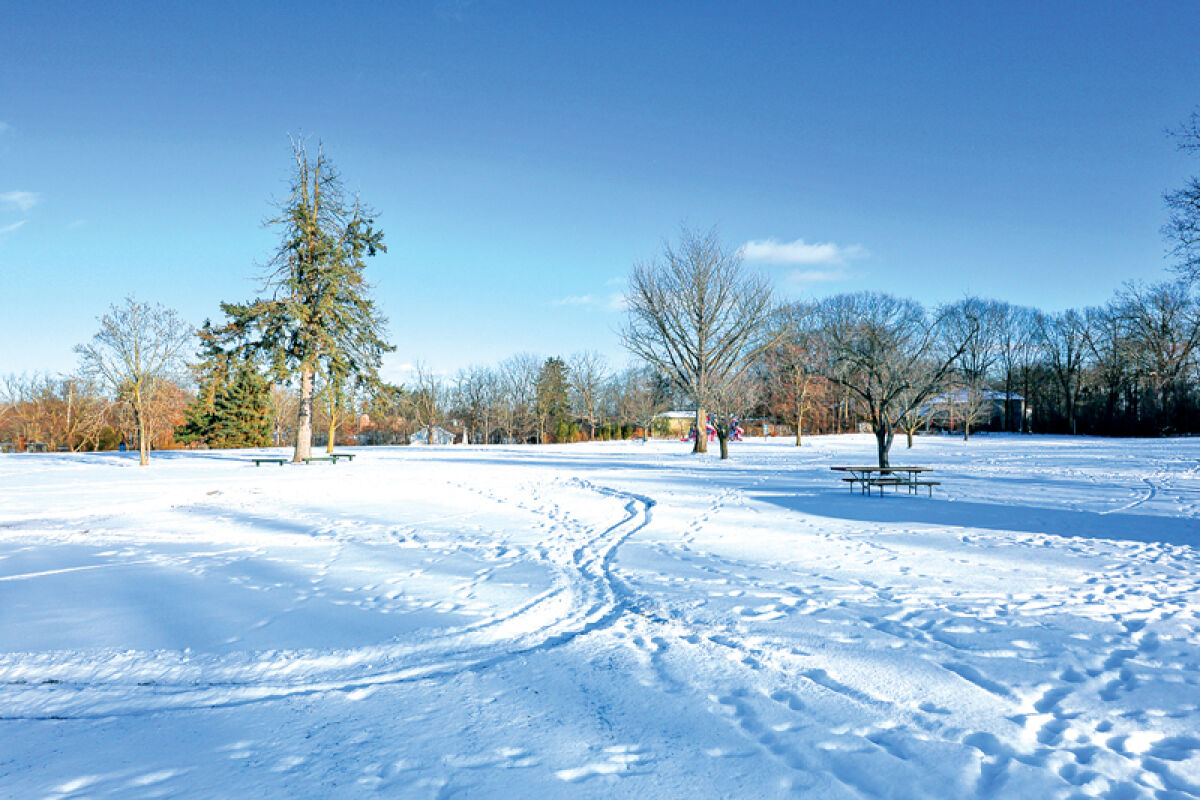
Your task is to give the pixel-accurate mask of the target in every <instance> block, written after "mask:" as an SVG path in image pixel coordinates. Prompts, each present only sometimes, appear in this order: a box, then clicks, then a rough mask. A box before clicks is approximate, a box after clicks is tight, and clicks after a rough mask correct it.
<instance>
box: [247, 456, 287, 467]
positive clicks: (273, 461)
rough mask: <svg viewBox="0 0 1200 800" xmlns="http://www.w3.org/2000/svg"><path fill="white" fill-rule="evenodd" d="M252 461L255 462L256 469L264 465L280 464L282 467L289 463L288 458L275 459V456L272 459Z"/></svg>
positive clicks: (255, 459)
mask: <svg viewBox="0 0 1200 800" xmlns="http://www.w3.org/2000/svg"><path fill="white" fill-rule="evenodd" d="M250 460H251V461H253V462H254V466H256V467H261V466H262V465H263V464H278V465H279V466H281V467H282V466H283V465H284V464H286V463H287V462H288V459H286V458H275V457H274V456H272V457H270V458H252V459H250Z"/></svg>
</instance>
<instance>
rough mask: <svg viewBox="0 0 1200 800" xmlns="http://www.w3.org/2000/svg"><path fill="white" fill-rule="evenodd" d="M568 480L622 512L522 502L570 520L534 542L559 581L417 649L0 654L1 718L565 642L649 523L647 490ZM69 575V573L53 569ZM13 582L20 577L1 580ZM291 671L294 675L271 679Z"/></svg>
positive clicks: (366, 680)
mask: <svg viewBox="0 0 1200 800" xmlns="http://www.w3.org/2000/svg"><path fill="white" fill-rule="evenodd" d="M571 485H572V486H574V487H577V488H580V489H583V490H586V491H589V492H593V493H595V494H597V495H600V496H603V497H608V498H612V499H615V500H617V501H618V502H620V503H622V504H623V512H624V517H623V518H622V519H620V520H619V521H617V522H616V523H614V524H612V525H609V526H607V527H604V528H603V529H602V530H599V531H596V530H592V529H589V528H588V527H587V526H586V525H583V524H581V523H578V522H574V521H571V520H570V517H569V515H568V514H567V513H566V512H564V511H563V510H562V509H561V508H560V506H559V505H558V504H557V503H553V502H551V503H548V504H545V503H540V502H539V503H537V504H535V505H533V506H532V507H531V506H529V505H527V504H519V505H521V506H522V507H523V508H526V509H528V510H531V511H533V512H534V513H535V514H537V515H541V516H544V517H546V518H547V519H549V520H551V521H552V522H553V524H554V526H555V527H560V528H561V527H570V528H573V529H574V530H575V531H576V532H577V533H578V534H579V535H578V538H571V537H561V536H560V537H558V542H557V544H559V545H560V546H559V547H558V548H555V547H552V546H550V547H543V548H542V549H541V552H540V554H539V555H540V556H541V558H542V559H544V560H546V561H547V562H549V563H551V564H552V565H553V566H554V567H556V568H557V569H558V570H559V581H558V583H557V585H556V586H555V587H554V588H553V589H551V590H549V591H547V592H544V593H542V594H540V595H538V596H537V597H536V598H534V599H533V600H531V601H530V602H528V603H526V604H524V605H521V606H518V607H516V608H515V609H513V610H511V611H510V612H509V613H506V614H502V615H498V616H495V617H493V618H491V619H489V620H488V621H486V622H484V623H481V624H479V625H475V626H470V627H467V628H463V629H461V630H451V631H447V632H446V633H444V634H443V635H441V636H438V637H436V638H432V639H430V640H428V641H425V642H423V643H421V645H420V646H413V645H408V644H397V645H391V646H389V645H377V646H372V647H367V648H360V649H357V650H349V651H340V652H335V653H328V652H323V651H321V652H314V653H304V652H300V653H280V654H272V655H271V656H269V657H268V658H266V659H264V660H262V661H249V662H247V661H246V660H245V659H243V658H232V659H225V660H215V659H214V660H208V661H201V660H198V659H187V658H180V657H179V655H178V654H173V653H172V654H157V653H135V654H128V653H127V654H122V655H121V656H120V658H121V660H122V661H123V662H125V663H124V665H123V667H122V668H121V669H120V670H119V671H118V672H117V673H116V674H115V675H114V676H113V677H112V679H100V678H98V677H97V675H96V672H97V670H96V659H95V656H94V655H92V654H80V655H78V656H75V657H70V656H67V657H64V656H62V655H60V654H55V655H54V656H52V657H51V658H49V659H45V660H42V659H37V658H33V657H29V656H17V657H15V658H14V657H11V656H9V657H6V656H0V709H5V710H4V711H3V712H0V719H8V720H13V719H79V718H96V717H111V716H120V715H129V714H139V713H152V712H159V711H165V710H171V709H194V708H218V707H223V706H237V705H244V704H247V703H254V702H262V701H268V700H278V699H281V698H284V697H289V696H294V695H300V694H312V693H318V692H329V691H347V690H351V689H361V688H365V687H371V686H379V685H384V684H389V683H396V682H400V681H414V680H420V679H424V678H430V677H435V676H444V675H447V674H452V673H454V672H460V671H463V670H468V669H479V668H482V667H485V666H489V665H492V664H495V663H497V662H499V661H501V660H503V659H506V658H511V657H513V656H516V655H520V654H527V653H531V652H535V651H538V650H543V649H547V648H551V647H555V646H559V645H562V644H565V643H567V642H569V641H571V640H572V639H573V638H574V637H576V636H578V635H580V634H583V633H587V632H589V631H592V630H595V629H597V628H598V627H600V626H603V625H605V624H608V623H609V622H611V621H612V620H613V618H614V615H615V614H616V613H617V611H618V609H619V603H620V600H619V598H618V596H617V594H616V593H615V592H614V590H613V587H612V576H611V565H612V560H613V557H614V555H615V554H616V551H617V548H618V547H619V546H620V544H621V543H622V542H623V541H624V540H625V539H627V538H628V537H629V536H631V535H633V534H635V533H636V532H637V531H638V530H640V529H641V528H642V527H644V526H645V525H646V523H647V522H648V521H649V517H650V509H651V508H652V507H653V505H654V501H653V500H651V499H649V498H647V497H643V496H639V495H635V494H631V493H628V492H622V491H618V490H616V489H611V488H608V487H604V486H597V485H594V484H592V483H590V482H588V481H584V480H580V479H575V480H573V481H571ZM489 499H493V500H494V501H495V502H500V503H504V502H510V501H507V500H505V499H497V498H494V497H493V498H489ZM453 516H461V515H451V517H453ZM451 517H442V518H439V520H442V521H444V520H445V519H448V518H451ZM415 527H419V524H417V525H415ZM133 563H140V562H133ZM74 569H89V568H83V567H81V568H74ZM69 571H73V570H71V569H68V570H57V571H56V572H69ZM22 577H29V576H10V577H9V578H0V580H6V579H17V578H22ZM29 673H33V674H36V675H38V676H39V680H40V681H41V684H40V685H36V686H32V687H31V686H30V685H29V683H30V681H29V679H28V678H27V677H24V676H25V675H27V674H29ZM288 674H298V675H299V676H300V677H299V678H298V679H296V680H279V676H286V675H288Z"/></svg>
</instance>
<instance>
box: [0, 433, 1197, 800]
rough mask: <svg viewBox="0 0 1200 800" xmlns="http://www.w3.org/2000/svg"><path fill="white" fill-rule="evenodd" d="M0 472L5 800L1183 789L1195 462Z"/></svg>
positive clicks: (1081, 443) (30, 460) (31, 466)
mask: <svg viewBox="0 0 1200 800" xmlns="http://www.w3.org/2000/svg"><path fill="white" fill-rule="evenodd" d="M355 452H357V453H359V457H358V458H357V459H355V460H354V461H353V462H352V463H339V464H337V465H330V464H314V465H312V466H309V467H293V466H291V465H288V466H285V467H276V466H272V465H265V466H263V467H259V468H256V467H254V466H252V465H250V464H249V462H248V458H249V453H247V452H244V451H243V452H232V451H229V452H207V453H202V452H197V453H172V454H157V455H156V457H155V459H154V461H153V463H152V465H151V467H150V468H148V469H141V468H138V467H137V466H136V463H135V461H134V458H135V455H133V454H129V455H125V454H122V455H117V454H102V455H84V456H65V455H64V456H57V455H6V456H0V796H3V797H14V798H33V797H85V796H86V797H109V796H116V797H151V796H173V797H174V796H189V797H198V798H211V797H280V798H305V797H314V798H317V797H359V796H366V795H372V794H375V793H378V794H380V795H383V796H393V797H436V798H448V797H469V798H477V797H485V798H486V797H512V798H525V797H538V798H552V797H639V798H651V797H686V798H689V800H694V799H695V798H708V797H729V798H755V797H780V796H805V797H813V798H863V797H866V798H874V797H913V798H953V797H1011V798H1053V797H1063V798H1070V797H1103V798H1110V800H1121V799H1123V798H1139V797H1149V798H1159V799H1160V800H1166V799H1167V798H1185V797H1200V628H1198V624H1197V622H1198V615H1200V549H1198V548H1200V440H1168V441H1127V440H1097V439H1082V438H1080V439H1065V438H1048V437H1026V438H1021V437H1007V436H990V437H989V436H981V437H978V438H976V439H974V440H972V441H971V442H970V443H967V444H964V443H963V442H961V441H960V440H958V439H951V438H923V439H919V440H918V441H917V444H916V447H915V448H914V449H913V450H911V451H906V450H905V449H904V443H903V441H901V442H899V443H898V444H897V446H896V448H895V450H894V451H893V462H894V463H898V464H927V465H930V466H933V467H935V468H936V469H937V472H936V473H935V477H937V478H939V479H940V480H941V481H942V485H941V486H940V487H937V489H936V490H935V491H934V495H933V497H932V498H928V497H925V496H923V495H922V496H919V497H913V496H908V495H904V494H901V495H897V496H893V495H891V494H888V495H887V496H886V497H883V498H880V497H878V496H876V497H869V498H868V497H862V496H860V495H857V494H851V493H850V492H848V491H847V490H846V489H845V488H844V485H843V484H842V482H841V481H839V480H838V476H837V475H836V474H835V473H832V472H830V471H829V469H828V467H829V466H830V465H832V464H846V463H863V462H866V463H870V461H871V459H872V456H873V452H874V446H873V440H871V439H870V438H869V437H866V436H845V437H824V438H813V439H810V440H809V442H808V444H807V446H805V447H804V448H801V449H796V448H795V447H792V446H789V444H788V443H787V442H786V441H784V440H775V441H769V442H765V441H750V442H746V443H744V444H741V445H737V444H735V445H733V459H732V460H731V461H728V462H724V463H722V462H720V461H719V460H717V458H716V457H715V455H713V456H708V457H695V456H692V455H690V454H689V453H688V452H687V447H686V445H682V444H679V443H675V442H667V443H662V442H652V443H650V444H647V445H642V444H638V443H619V444H618V443H614V444H592V445H572V446H564V447H541V448H538V447H512V448H501V447H495V448H462V447H458V448H396V449H360V450H357V451H355Z"/></svg>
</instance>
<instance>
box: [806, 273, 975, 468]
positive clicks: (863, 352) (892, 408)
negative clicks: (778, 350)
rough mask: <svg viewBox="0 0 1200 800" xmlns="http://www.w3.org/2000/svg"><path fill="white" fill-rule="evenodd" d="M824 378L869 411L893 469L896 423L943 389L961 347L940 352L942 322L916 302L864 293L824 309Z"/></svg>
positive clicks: (883, 462) (882, 462)
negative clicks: (890, 452)
mask: <svg viewBox="0 0 1200 800" xmlns="http://www.w3.org/2000/svg"><path fill="white" fill-rule="evenodd" d="M819 313H820V315H821V323H822V324H821V335H822V338H823V339H824V351H825V353H826V360H825V363H824V365H823V371H824V374H825V377H827V378H828V379H829V380H831V381H834V382H835V383H839V384H841V385H842V386H845V387H846V389H847V391H848V392H849V393H850V394H852V395H853V396H854V397H855V398H856V399H857V400H859V401H861V402H862V404H863V405H864V407H865V416H866V417H867V421H868V422H869V423H870V424H871V429H872V431H873V432H874V434H875V442H876V446H877V449H878V455H879V466H881V467H887V466H888V451H889V450H890V449H891V447H892V439H893V438H894V436H895V428H896V427H897V421H898V420H899V419H900V418H901V417H903V416H904V414H905V413H906V412H907V411H908V410H909V409H910V408H915V407H917V406H920V405H921V404H923V403H924V402H925V401H926V400H927V399H928V398H929V396H930V395H931V394H933V392H934V391H936V389H937V388H938V387H939V386H941V384H942V381H943V379H944V378H945V376H946V374H947V373H948V372H949V371H950V369H951V367H952V366H953V364H954V362H955V361H957V360H958V358H959V356H960V355H961V354H962V343H960V344H959V346H958V347H957V348H952V349H950V350H949V351H939V346H940V344H941V342H940V339H941V336H940V332H941V328H942V319H941V318H940V317H935V318H933V319H931V318H930V317H929V315H928V314H926V312H925V309H924V308H922V307H921V305H920V304H919V303H917V302H916V301H914V300H904V299H901V298H898V297H893V296H891V295H888V294H880V293H875V292H859V293H857V294H842V295H837V296H834V297H831V298H828V299H826V300H825V301H823V302H822V303H821V304H820V306H819Z"/></svg>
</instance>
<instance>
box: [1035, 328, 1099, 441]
mask: <svg viewBox="0 0 1200 800" xmlns="http://www.w3.org/2000/svg"><path fill="white" fill-rule="evenodd" d="M1037 330H1038V337H1039V339H1040V340H1041V345H1042V349H1043V353H1044V354H1045V356H1046V360H1047V361H1048V362H1049V365H1050V369H1051V371H1052V372H1053V373H1054V377H1055V379H1056V380H1057V381H1058V384H1059V387H1060V388H1061V389H1062V393H1063V401H1064V404H1065V412H1066V418H1067V427H1068V428H1069V429H1070V431H1071V433H1076V424H1075V423H1076V420H1075V406H1076V403H1077V402H1078V400H1079V378H1080V373H1081V372H1082V369H1083V358H1084V354H1085V352H1086V351H1085V347H1086V339H1085V335H1086V332H1087V326H1086V324H1085V322H1084V319H1083V315H1082V314H1080V313H1079V312H1078V311H1076V310H1075V309H1073V308H1072V309H1068V310H1066V311H1063V312H1061V313H1058V314H1038V317H1037Z"/></svg>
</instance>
